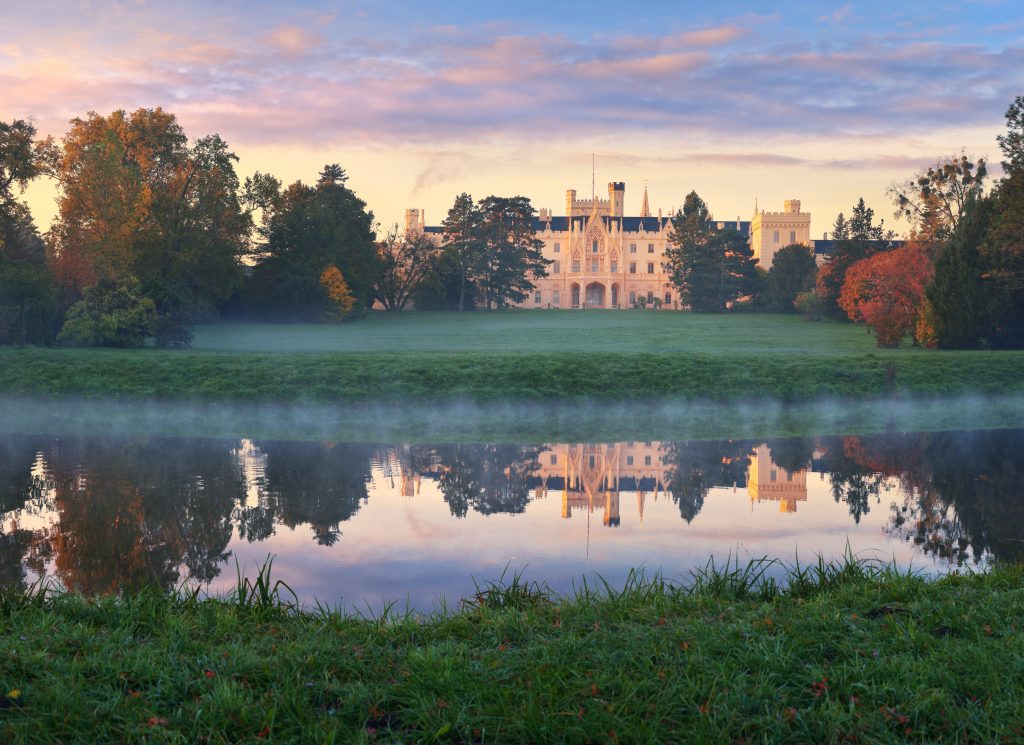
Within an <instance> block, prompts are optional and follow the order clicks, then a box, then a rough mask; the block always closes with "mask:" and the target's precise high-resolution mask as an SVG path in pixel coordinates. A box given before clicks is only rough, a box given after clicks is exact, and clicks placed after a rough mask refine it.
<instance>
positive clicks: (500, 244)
mask: <svg viewBox="0 0 1024 745" xmlns="http://www.w3.org/2000/svg"><path fill="white" fill-rule="evenodd" d="M477 210H478V211H479V214H480V218H479V222H478V223H477V224H476V225H475V226H474V229H473V233H472V234H471V235H472V236H473V243H475V245H476V248H475V249H474V250H479V251H480V255H479V260H478V261H477V262H476V267H475V271H474V275H475V276H474V284H475V285H476V286H477V288H478V289H479V290H480V292H481V294H482V295H483V300H484V305H485V306H486V307H488V308H492V307H493V308H504V307H506V306H508V305H509V303H519V302H522V301H523V300H525V299H526V298H527V297H528V296H529V293H530V291H532V290H533V288H534V284H533V280H534V279H538V278H541V277H546V276H547V274H548V273H547V265H548V264H550V263H551V262H550V261H549V260H548V259H545V258H544V254H543V253H542V249H543V248H544V242H543V241H541V240H538V239H537V238H536V237H535V236H534V232H533V215H534V213H535V210H534V209H533V206H532V205H531V204H530V200H529V199H527V198H526V197H496V196H489V197H486V198H484V199H481V200H480V202H479V203H478V205H477Z"/></svg>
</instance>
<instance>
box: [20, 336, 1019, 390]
mask: <svg viewBox="0 0 1024 745" xmlns="http://www.w3.org/2000/svg"><path fill="white" fill-rule="evenodd" d="M0 390H2V391H3V392H4V393H5V394H6V395H33V396H79V397H121V398H126V397H128V398H137V399H144V398H148V399H163V400H197V399H199V400H206V401H256V400H258V401H267V402H347V403H352V402H366V401H374V402H381V401H403V402H408V401H430V402H432V403H436V402H444V401H454V400H461V401H495V400H509V399H513V400H516V399H517V400H533V401H552V400H566V399H570V400H581V399H591V400H598V401H615V400H635V399H653V398H666V397H668V398H678V399H685V400H710V401H731V400H739V399H758V398H771V399H776V400H781V401H807V400H814V399H818V398H823V397H846V398H865V397H872V396H893V395H895V396H902V397H913V396H936V395H958V394H965V393H978V394H983V393H1022V392H1024V352H955V353H948V352H947V353H940V352H935V353H908V354H906V355H880V356H877V355H874V354H866V355H855V354H844V353H835V354H830V355H811V354H808V355H801V356H796V357H790V356H787V355H782V354H779V355H772V354H768V353H763V354H757V355H744V354H743V353H741V352H725V351H723V352H722V353H720V354H683V353H657V354H656V353H644V354H631V355H625V354H619V353H616V352H614V351H610V352H603V353H594V352H574V353H566V354H559V355H551V354H534V353H506V354H498V353H484V352H479V353H443V354H442V353H436V352H406V353H345V354H339V353H322V354H317V353H308V352H302V353H293V354H257V353H241V352H238V353H226V352H185V351H163V350H152V349H149V350H130V351H129V350H72V349H2V350H0Z"/></svg>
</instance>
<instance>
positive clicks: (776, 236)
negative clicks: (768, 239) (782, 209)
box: [772, 230, 779, 243]
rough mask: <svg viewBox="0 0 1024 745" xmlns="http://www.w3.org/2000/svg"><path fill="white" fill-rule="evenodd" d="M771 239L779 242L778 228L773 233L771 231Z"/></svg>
mask: <svg viewBox="0 0 1024 745" xmlns="http://www.w3.org/2000/svg"><path fill="white" fill-rule="evenodd" d="M772 241H774V242H775V243H778V242H779V231H778V230H776V231H775V232H774V233H772Z"/></svg>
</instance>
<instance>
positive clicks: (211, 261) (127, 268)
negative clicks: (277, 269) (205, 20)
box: [51, 108, 252, 326]
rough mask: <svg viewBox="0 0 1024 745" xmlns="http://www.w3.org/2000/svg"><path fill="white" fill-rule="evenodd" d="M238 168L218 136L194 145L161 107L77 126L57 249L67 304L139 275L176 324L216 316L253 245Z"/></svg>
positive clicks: (62, 167)
mask: <svg viewBox="0 0 1024 745" xmlns="http://www.w3.org/2000/svg"><path fill="white" fill-rule="evenodd" d="M236 161H237V158H236V156H235V155H234V154H233V153H232V152H231V151H230V150H229V149H228V146H227V143H225V142H224V141H223V140H222V139H221V138H220V137H219V136H217V135H210V136H207V137H203V138H201V139H199V140H197V141H196V142H195V143H194V144H191V145H190V144H189V141H188V138H187V137H186V135H185V132H184V130H183V129H182V128H181V126H180V125H179V124H178V122H177V120H176V119H175V117H174V115H173V114H171V113H169V112H166V111H163V110H162V109H160V108H156V109H139V110H137V111H134V112H132V113H131V114H128V113H126V112H124V111H115V112H113V113H112V114H110V115H109V116H100V115H99V114H96V113H90V114H89V115H88V116H87V117H86V118H85V119H75V120H73V121H72V123H71V130H70V131H69V132H68V134H67V135H66V136H65V137H64V140H63V148H62V150H61V152H60V157H59V158H57V159H56V160H55V162H54V165H53V172H54V175H55V176H56V178H57V180H58V183H59V185H60V197H59V207H60V213H59V217H58V219H57V222H56V224H55V225H54V228H53V230H52V231H51V236H52V246H51V251H52V259H53V264H54V273H55V276H56V278H57V281H58V284H59V285H60V286H61V287H62V290H63V302H64V304H65V305H68V304H70V303H72V302H74V301H75V300H76V299H77V298H78V297H80V296H81V293H82V291H83V290H84V289H85V288H86V287H88V286H90V285H92V284H95V283H96V282H97V281H98V280H100V279H104V278H105V279H109V280H112V281H114V282H124V281H127V280H128V278H130V277H135V278H137V279H138V280H139V281H140V283H141V287H142V291H143V292H144V293H145V294H146V295H147V296H149V297H151V298H152V299H153V300H154V301H155V303H156V305H157V311H158V313H160V314H161V315H163V314H168V313H169V314H172V315H173V316H174V317H175V319H176V322H183V323H186V324H187V325H189V326H190V325H191V322H192V317H193V316H194V315H196V314H209V313H213V312H214V311H215V310H216V309H217V308H218V307H220V306H221V305H222V304H223V303H224V302H225V301H226V300H227V298H228V297H229V296H230V295H231V294H232V293H233V292H234V291H235V289H236V288H237V287H238V285H239V284H240V282H241V278H242V268H241V265H240V263H239V259H240V258H241V256H242V255H243V254H245V253H246V252H247V251H248V248H249V238H250V233H251V228H252V220H251V215H250V213H249V212H248V211H246V210H244V209H243V208H242V204H241V201H240V184H239V180H238V177H237V175H236V174H235V170H234V164H235V162H236Z"/></svg>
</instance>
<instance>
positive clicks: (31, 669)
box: [0, 561, 1024, 743]
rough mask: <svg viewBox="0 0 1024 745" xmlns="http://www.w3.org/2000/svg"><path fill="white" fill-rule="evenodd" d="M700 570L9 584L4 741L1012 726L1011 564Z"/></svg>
mask: <svg viewBox="0 0 1024 745" xmlns="http://www.w3.org/2000/svg"><path fill="white" fill-rule="evenodd" d="M763 568H764V567H763V565H762V566H758V565H757V564H754V565H751V566H749V567H746V568H735V567H733V568H729V569H726V570H723V569H722V568H718V569H716V570H713V571H703V572H698V573H697V575H696V578H695V582H694V583H693V584H692V586H690V587H689V588H686V589H684V588H681V587H673V586H669V585H666V584H664V583H660V582H658V581H644V580H642V579H637V580H636V581H633V582H631V583H629V584H628V585H627V587H626V588H625V589H624V590H622V591H609V589H608V588H601V591H600V592H595V591H592V590H593V588H591V591H581V592H580V593H578V594H577V595H576V596H575V597H572V598H566V599H561V600H558V599H554V598H552V597H551V596H550V595H549V594H548V593H546V592H545V591H544V590H543V588H540V587H537V586H530V585H524V584H522V583H521V582H519V581H517V580H515V579H513V580H512V581H511V582H509V583H507V584H504V585H494V586H489V587H484V588H482V589H481V591H480V593H479V595H478V596H477V597H475V598H473V599H471V601H470V602H469V603H468V604H467V605H466V606H465V607H464V608H463V609H462V610H461V611H460V612H458V613H455V614H447V615H437V616H433V617H430V618H417V617H413V616H401V615H391V616H388V617H383V618H377V619H358V618H352V617H344V616H342V615H339V614H336V613H331V612H318V613H311V612H298V611H295V610H294V609H290V608H288V607H287V603H285V602H284V601H286V599H287V592H286V590H285V588H280V587H279V588H277V590H278V591H279V594H277V595H275V593H274V587H273V585H272V584H271V583H270V581H269V580H268V577H267V575H266V574H264V575H261V577H260V578H258V579H257V580H256V581H254V582H248V583H245V584H244V585H243V588H242V592H241V593H239V594H238V595H237V596H236V597H235V598H232V599H228V600H208V599H207V600H202V599H198V598H188V597H186V598H182V597H178V598H169V597H167V596H164V595H161V594H143V595H140V596H136V597H132V598H127V599H121V600H115V599H110V598H106V599H98V600H90V599H84V598H81V597H74V596H61V595H57V596H50V597H46V596H44V597H42V598H40V597H38V596H36V597H35V598H32V597H26V596H24V595H6V596H4V597H3V599H2V601H0V622H2V623H3V626H4V637H5V649H4V651H3V654H2V655H0V684H2V685H0V688H2V690H0V706H2V707H3V716H2V717H0V738H4V739H10V740H15V741H21V740H44V741H69V740H81V741H92V742H99V741H123V740H132V739H144V738H155V739H161V740H164V739H166V740H175V739H181V740H189V741H194V740H199V739H202V740H205V741H208V742H226V741H240V740H245V741H255V740H257V739H261V738H262V739H267V740H273V741H281V742H291V741H315V742H331V741H336V742H365V741H370V742H372V741H381V742H394V741H396V740H397V741H403V742H405V741H418V742H428V741H452V742H466V743H469V742H474V743H485V742H486V743H492V742H538V741H551V740H571V741H590V742H616V741H623V742H626V741H632V742H636V741H672V740H684V739H685V740H687V741H699V742H760V741H776V742H777V741H783V740H785V741H790V742H793V741H797V742H860V741H870V742H892V741H906V740H910V741H926V742H940V741H948V742H953V741H957V742H967V741H977V742H998V741H1004V740H1005V741H1017V740H1019V739H1021V738H1022V737H1024V719H1022V717H1021V712H1022V711H1024V673H1022V670H1024V664H1022V663H1024V634H1022V631H1021V628H1020V618H1022V617H1024V570H1022V569H1021V568H1020V567H1005V568H997V569H995V570H994V571H992V572H991V573H988V574H984V575H974V576H951V577H947V578H944V579H939V580H926V579H923V578H920V577H913V576H908V575H906V574H905V573H904V574H901V573H899V572H897V571H895V570H893V569H891V568H885V567H876V566H873V565H870V564H865V563H862V562H855V561H847V562H846V563H845V564H837V565H832V566H825V567H819V568H818V569H817V570H814V569H812V570H811V571H809V572H805V573H804V574H803V575H802V576H798V575H794V574H793V573H792V572H791V573H790V576H789V582H790V586H789V589H787V590H785V591H780V590H779V589H778V588H777V587H776V586H774V585H772V584H770V583H769V584H765V583H764V582H761V581H759V577H761V576H763V575H762V574H761V569H763Z"/></svg>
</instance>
